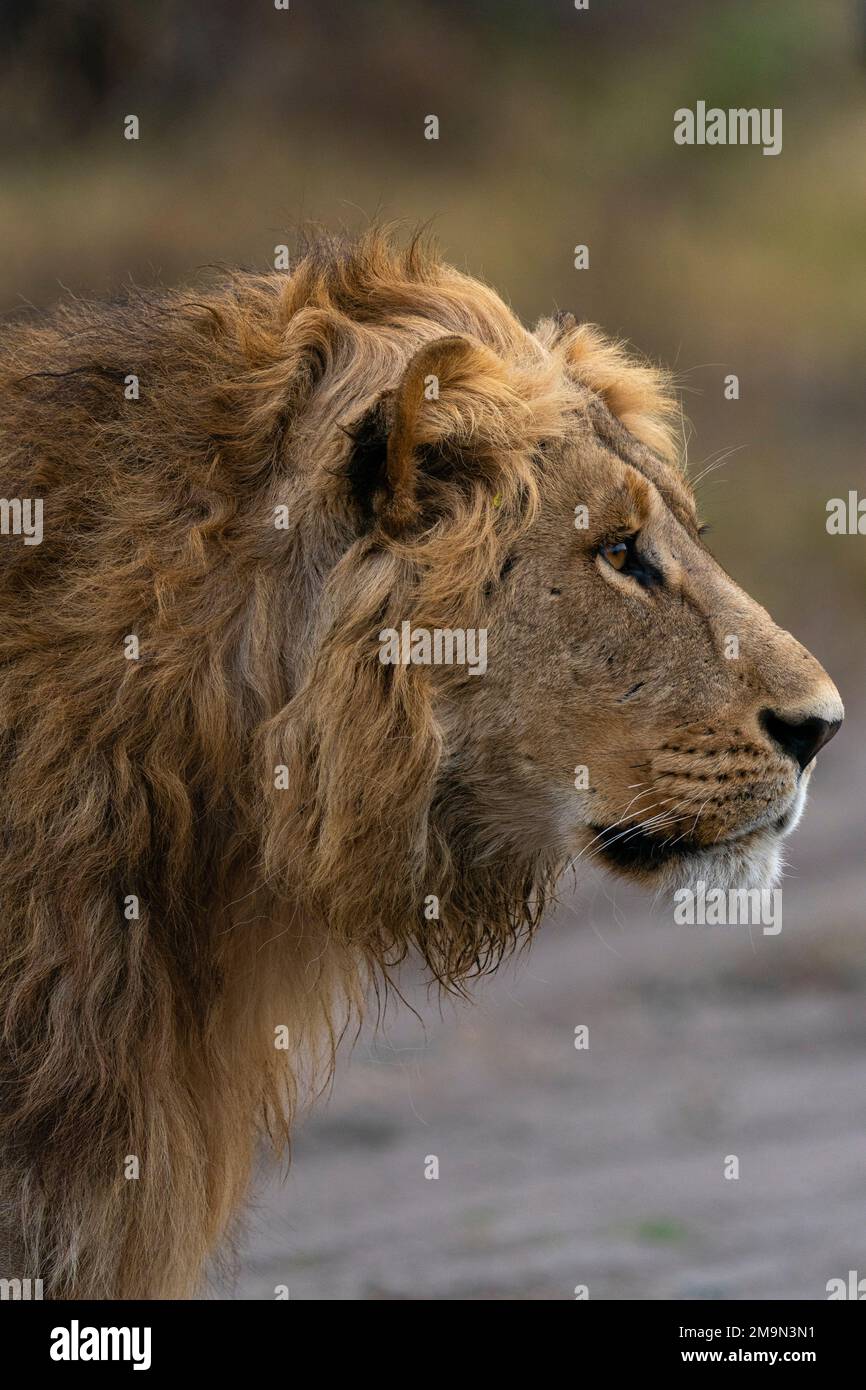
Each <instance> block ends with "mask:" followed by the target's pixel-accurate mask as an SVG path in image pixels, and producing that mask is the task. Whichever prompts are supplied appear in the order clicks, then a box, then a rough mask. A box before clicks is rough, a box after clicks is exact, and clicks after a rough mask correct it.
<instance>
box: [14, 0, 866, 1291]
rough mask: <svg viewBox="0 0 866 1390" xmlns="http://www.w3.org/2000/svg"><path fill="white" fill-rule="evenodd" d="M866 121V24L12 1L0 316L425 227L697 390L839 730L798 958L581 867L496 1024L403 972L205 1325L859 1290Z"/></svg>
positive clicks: (696, 443)
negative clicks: (850, 525) (702, 118)
mask: <svg viewBox="0 0 866 1390" xmlns="http://www.w3.org/2000/svg"><path fill="white" fill-rule="evenodd" d="M864 95H866V24H864V13H863V6H862V5H861V4H859V3H858V2H857V0H822V3H821V4H820V5H816V4H815V3H814V0H748V3H738V2H737V0H727V3H725V4H724V5H719V4H717V3H715V2H714V0H666V3H664V4H655V5H647V4H646V2H645V0H611V2H610V3H606V4H602V3H601V0H590V8H589V10H588V11H577V10H575V8H574V5H573V3H572V0H475V3H474V4H473V5H471V6H468V5H466V4H465V3H461V0H435V3H434V2H433V0H429V2H428V0H393V2H390V3H389V0H370V3H366V4H354V5H348V4H346V3H345V0H291V4H290V8H289V9H288V11H278V10H276V9H275V7H274V5H273V3H272V0H255V2H253V3H244V4H238V3H236V0H235V2H234V3H233V2H232V0H147V3H145V0H138V3H135V0H64V3H63V5H61V6H57V5H56V4H49V3H48V0H2V3H0V227H2V239H3V240H2V245H3V255H2V257H0V311H2V312H4V313H6V314H7V315H8V314H11V315H17V314H21V313H24V314H26V313H27V312H29V311H30V306H36V307H43V306H47V305H50V304H51V303H52V302H54V301H55V300H57V299H59V298H62V297H63V296H65V295H69V294H74V295H94V294H95V295H101V294H104V293H108V292H110V291H111V290H112V289H115V288H117V287H118V286H119V285H121V284H123V283H124V282H126V281H127V280H129V279H130V278H131V279H134V280H135V281H138V282H143V283H147V284H150V283H155V282H163V283H166V284H169V283H173V282H176V281H179V280H189V279H192V278H194V276H195V275H196V273H197V269H198V268H199V267H201V266H204V265H207V264H208V263H212V262H214V261H231V262H239V263H241V264H244V265H248V266H251V267H256V268H266V267H268V266H270V265H271V264H272V262H273V255H274V247H275V245H276V244H278V243H281V242H284V241H287V240H289V241H290V240H291V235H292V232H293V230H294V229H295V228H297V227H298V226H299V225H300V224H302V223H304V222H305V221H307V220H310V219H312V220H315V221H319V222H321V223H323V224H324V225H326V226H328V227H330V228H334V227H346V228H348V229H350V230H351V229H359V228H361V227H363V226H364V225H366V224H367V222H368V221H369V220H370V219H372V218H376V217H384V218H397V219H401V220H405V222H406V223H407V225H410V226H411V225H413V224H416V223H418V222H425V223H426V222H430V223H431V224H432V227H433V230H434V231H435V233H436V234H437V235H438V238H439V240H440V242H441V244H442V246H443V248H444V250H445V252H446V254H447V256H448V257H449V258H450V259H451V260H452V261H453V262H454V263H455V264H457V265H459V266H460V267H461V268H464V269H466V270H468V271H470V272H471V273H473V274H475V275H479V276H481V277H482V278H485V279H487V280H488V281H490V282H491V283H492V284H493V285H495V286H496V287H497V288H498V289H499V290H500V291H501V292H502V293H503V294H504V296H505V297H506V298H508V299H509V300H510V301H511V303H512V304H513V306H514V308H515V310H516V311H517V312H518V313H519V314H520V315H521V316H522V317H523V318H524V319H525V320H526V321H528V322H533V321H534V320H535V319H536V318H538V317H539V316H541V315H542V314H546V313H549V312H551V311H552V310H554V309H556V308H565V309H571V310H572V311H573V312H574V313H575V314H576V315H577V316H578V318H588V319H594V320H597V321H598V322H599V323H601V324H602V325H603V326H604V327H605V328H606V329H607V330H608V331H610V332H613V333H616V334H618V335H622V336H624V337H626V338H628V339H630V340H632V341H633V342H634V343H635V344H636V345H637V346H638V347H639V348H640V349H641V350H642V351H644V352H646V353H648V354H649V355H651V356H653V357H655V358H658V359H660V360H661V361H662V362H664V363H666V364H667V365H668V366H670V367H672V368H673V369H674V371H675V372H676V374H677V378H678V381H679V384H680V387H681V389H682V392H683V398H684V403H685V408H686V412H687V414H688V416H689V417H690V419H691V421H692V429H691V434H690V440H689V456H690V462H691V467H692V471H693V472H694V473H698V472H700V471H701V470H702V469H703V468H706V467H707V466H710V465H712V467H711V471H710V472H709V473H708V475H707V477H706V478H705V479H704V481H702V482H701V483H700V484H699V486H698V493H699V497H700V500H701V505H702V509H703V512H704V516H705V519H706V520H707V521H708V522H710V523H711V525H712V530H713V534H712V536H711V537H710V544H711V547H712V548H713V549H714V551H715V553H716V554H717V556H718V557H719V559H720V560H721V561H722V563H723V564H724V565H725V566H726V568H728V569H729V570H731V571H732V572H733V573H734V574H735V575H736V577H737V578H738V579H739V580H740V581H741V582H742V583H743V584H744V585H745V586H746V587H748V588H749V589H750V590H751V592H752V593H753V594H754V595H755V597H757V598H758V599H760V600H761V601H762V602H763V603H764V604H765V605H766V606H767V607H769V608H770V609H771V611H772V612H773V615H774V617H775V618H776V619H777V621H778V622H779V623H781V624H782V625H783V626H786V627H790V628H792V629H793V630H794V632H795V633H796V634H797V636H798V637H800V638H801V640H803V641H804V642H806V643H807V645H809V646H811V648H812V649H813V651H814V652H815V653H816V655H817V656H818V657H819V659H820V660H821V661H822V662H823V663H824V664H825V665H826V666H827V667H828V669H829V671H830V672H831V674H832V675H833V676H834V678H835V680H836V682H837V684H838V686H839V687H840V690H841V692H842V695H843V698H844V700H845V702H846V706H847V710H848V719H847V722H846V725H845V728H844V729H843V731H842V732H841V733H840V735H839V736H838V738H837V739H836V740H835V741H834V743H833V744H832V745H831V746H830V748H829V749H828V750H827V752H826V753H825V754H823V755H822V758H821V765H820V767H819V770H818V772H817V774H816V776H815V778H814V780H813V791H812V796H811V803H810V807H809V810H808V812H807V815H806V817H805V820H804V822H803V825H802V827H801V828H800V829H799V830H798V832H797V834H796V836H795V837H794V838H793V840H791V841H789V846H790V848H789V859H790V867H789V871H788V877H787V878H786V880H785V887H784V927H783V930H782V933H781V935H780V936H778V937H764V936H762V935H761V934H760V931H758V932H757V933H756V932H755V931H752V932H751V933H750V932H749V929H748V928H743V927H728V928H724V927H717V928H709V929H705V930H703V931H701V930H699V929H697V928H695V929H689V928H682V927H674V926H672V925H671V924H670V921H669V920H666V919H665V916H664V914H656V915H655V916H654V915H653V912H652V906H651V904H650V903H648V902H647V901H646V900H645V899H642V898H641V897H639V896H638V895H637V894H635V893H633V892H632V891H631V890H629V889H626V888H624V887H623V886H621V885H618V884H616V883H614V882H613V881H611V880H608V879H602V878H601V877H596V876H594V875H593V874H592V873H591V872H590V871H589V870H585V869H581V872H580V874H579V876H578V883H577V885H576V888H572V885H571V883H570V882H568V883H566V884H565V885H564V886H563V895H562V905H561V907H560V909H559V910H558V911H557V912H556V913H554V914H553V915H552V916H551V917H550V919H549V920H548V921H547V922H546V923H545V925H544V926H543V928H542V930H541V932H540V934H539V937H538V939H537V941H536V944H535V946H534V947H533V950H532V952H531V953H530V954H529V955H528V956H527V957H524V958H523V959H522V960H521V961H520V962H518V963H517V964H516V965H515V966H514V967H513V968H509V969H508V970H506V971H504V972H503V973H501V974H500V975H498V976H497V977H495V978H494V979H493V980H490V981H488V982H486V983H485V984H483V985H482V986H481V987H480V988H479V990H478V991H477V995H476V1000H475V1003H474V1004H473V1005H465V1004H463V1005H453V1004H451V1003H446V1004H445V1005H444V1006H442V1007H441V1008H440V1006H439V1004H438V1002H437V1001H436V1000H435V999H434V998H431V997H429V996H428V994H427V992H426V990H425V988H424V987H423V985H422V983H421V982H420V981H419V980H418V979H416V978H415V977H414V976H413V974H412V972H411V970H407V972H406V977H405V982H404V983H405V994H406V998H407V1000H408V1002H409V1003H410V1004H411V1005H413V1006H414V1009H415V1010H416V1012H415V1013H413V1012H412V1011H411V1010H410V1009H409V1008H408V1007H405V1006H403V1005H399V1004H395V1005H393V1006H392V1008H391V1009H390V1011H389V1014H388V1018H387V1019H386V1022H385V1025H384V1027H382V1028H381V1029H380V1030H379V1031H378V1033H375V1034H374V1033H372V1032H366V1033H365V1034H364V1035H363V1037H362V1039H361V1041H360V1042H359V1044H358V1045H357V1047H356V1048H355V1050H354V1052H353V1053H351V1054H350V1053H349V1052H348V1051H347V1052H346V1054H345V1055H344V1057H343V1061H342V1064H341V1067H340V1070H339V1072H338V1076H337V1079H336V1082H335V1086H334V1089H333V1093H332V1095H331V1097H330V1098H329V1099H328V1100H326V1101H325V1102H324V1103H321V1104H320V1105H319V1107H318V1108H317V1109H316V1110H315V1112H313V1114H312V1115H311V1116H310V1118H309V1119H308V1120H306V1121H305V1122H304V1123H303V1125H302V1126H301V1128H300V1130H299V1132H298V1135H297V1141H296V1147H295V1154H294V1161H293V1166H292V1169H291V1173H290V1175H289V1176H288V1178H287V1179H286V1180H285V1181H284V1182H280V1181H278V1180H277V1178H276V1177H275V1175H274V1174H273V1172H272V1171H271V1170H270V1169H269V1168H268V1166H267V1165H264V1167H263V1173H262V1178H261V1181H260V1183H259V1187H258V1192H257V1197H256V1200H255V1203H254V1207H253V1211H252V1215H251V1218H250V1220H249V1221H248V1223H247V1229H246V1232H245V1233H242V1234H241V1236H240V1238H239V1243H238V1253H237V1259H236V1268H235V1272H234V1276H233V1278H232V1279H230V1280H226V1279H222V1280H220V1279H215V1281H214V1285H213V1290H212V1291H213V1292H216V1293H219V1294H221V1295H222V1296H229V1297H239V1298H272V1297H273V1296H274V1288H275V1286H276V1285H277V1284H288V1285H289V1288H290V1294H291V1297H293V1298H300V1299H328V1300H330V1299H409V1300H416V1299H500V1298H505V1299H568V1298H572V1297H574V1288H575V1286H576V1285H578V1284H585V1285H588V1287H589V1293H590V1297H591V1298H615V1299H628V1298H639V1299H667V1298H692V1299H713V1298H767V1299H770V1298H788V1297H791V1298H802V1299H815V1298H823V1297H825V1296H826V1295H825V1285H826V1282H827V1280H828V1279H830V1278H835V1277H842V1278H845V1277H847V1272H848V1270H849V1269H856V1270H858V1271H859V1274H860V1276H861V1277H862V1276H866V1223H864V1215H866V1084H864V1081H866V1007H864V1005H866V955H864V945H866V931H864V911H866V908H864V898H866V873H864V849H866V843H864V841H866V837H864V831H863V818H864V816H863V813H864V800H866V795H864V786H866V742H864V714H866V700H864V665H866V585H864V569H866V566H864V554H866V536H856V535H852V536H830V535H828V534H827V531H826V526H825V521H826V506H827V502H828V500H829V499H830V498H832V497H847V494H848V492H849V490H850V489H858V490H859V493H860V495H862V496H866V467H864V443H866V398H864V389H863V367H864V347H866V274H864V251H866V178H864V173H866V109H864ZM698 100H704V101H706V103H707V105H708V106H713V105H717V106H722V107H730V106H746V107H769V108H775V107H781V108H782V110H783V112H784V116H783V149H782V153H781V154H780V155H778V156H777V157H764V156H763V155H762V153H761V150H760V148H758V147H703V148H701V147H682V146H677V145H675V144H674V141H673V113H674V111H675V110H676V109H677V108H678V107H681V106H688V107H691V108H694V106H695V103H696V102H697V101H698ZM129 114H135V115H137V116H138V117H139V120H140V127H141V135H140V139H139V140H138V141H137V142H134V141H127V140H126V139H124V137H123V122H124V117H125V116H127V115H129ZM431 114H434V115H437V116H438V118H439V122H440V138H439V139H438V141H433V140H426V139H425V138H424V121H425V117H426V116H428V115H431ZM581 243H583V244H586V245H587V246H588V247H589V253H590V266H589V269H587V270H581V271H577V270H575V269H574V265H573V259H574V247H575V246H576V245H577V244H581ZM730 373H735V374H736V375H737V376H738V378H739V383H740V398H739V400H726V399H725V396H724V379H725V377H726V376H727V375H728V374H730ZM716 465H717V466H716ZM581 1024H586V1025H588V1026H589V1032H590V1047H589V1050H588V1051H576V1050H575V1048H574V1029H575V1028H576V1027H577V1026H579V1025H581ZM729 1154H736V1155H737V1156H738V1157H739V1159H740V1173H741V1176H740V1178H739V1180H738V1181H726V1180H725V1179H724V1177H723V1165H724V1160H725V1156H726V1155H729ZM428 1155H436V1156H437V1157H438V1159H439V1163H440V1177H439V1179H438V1181H428V1180H425V1177H424V1167H425V1159H426V1157H427V1156H428Z"/></svg>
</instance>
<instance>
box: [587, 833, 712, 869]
mask: <svg viewBox="0 0 866 1390" xmlns="http://www.w3.org/2000/svg"><path fill="white" fill-rule="evenodd" d="M590 829H591V831H592V833H593V835H594V836H595V841H594V843H593V849H594V850H596V851H597V852H598V854H599V855H600V856H601V857H602V858H603V859H606V860H607V862H608V863H609V864H610V865H612V866H613V867H614V868H616V869H619V870H620V871H621V872H623V873H647V872H652V870H654V869H661V868H662V867H664V866H665V865H666V864H669V863H670V862H671V861H672V860H673V859H681V858H683V857H684V856H688V855H690V854H696V853H698V852H699V851H700V850H701V848H702V847H701V846H700V845H699V844H697V842H696V841H694V840H692V839H690V838H689V837H687V836H682V835H680V836H676V837H674V838H672V839H667V840H659V839H656V838H655V837H654V836H652V835H648V834H647V833H646V831H645V830H640V829H639V828H638V827H637V826H635V827H633V828H631V829H628V828H627V829H623V827H622V826H621V825H612V826H590Z"/></svg>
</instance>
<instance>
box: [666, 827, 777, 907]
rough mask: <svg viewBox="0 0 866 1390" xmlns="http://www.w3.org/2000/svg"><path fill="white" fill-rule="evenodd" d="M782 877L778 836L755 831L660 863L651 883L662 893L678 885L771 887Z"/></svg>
mask: <svg viewBox="0 0 866 1390" xmlns="http://www.w3.org/2000/svg"><path fill="white" fill-rule="evenodd" d="M781 877H782V836H781V835H780V834H779V833H778V832H771V831H759V832H756V833H754V834H752V835H748V836H745V837H744V838H743V839H741V840H733V841H729V842H728V843H727V844H723V845H715V846H713V847H712V848H710V849H705V850H697V851H693V852H691V853H689V854H685V855H682V856H681V857H677V858H672V859H671V860H670V861H669V862H668V863H665V864H660V865H659V867H658V871H657V873H656V875H655V877H654V880H653V886H654V887H655V888H656V889H658V890H660V891H661V892H663V893H667V892H670V893H675V892H677V891H678V890H680V889H688V890H689V891H690V892H693V893H697V892H699V891H700V885H701V884H703V885H704V887H707V888H721V889H722V890H723V891H727V890H728V889H729V888H775V887H776V885H777V884H778V882H779V880H780V879H781Z"/></svg>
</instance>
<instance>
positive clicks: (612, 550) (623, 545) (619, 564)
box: [601, 541, 629, 570]
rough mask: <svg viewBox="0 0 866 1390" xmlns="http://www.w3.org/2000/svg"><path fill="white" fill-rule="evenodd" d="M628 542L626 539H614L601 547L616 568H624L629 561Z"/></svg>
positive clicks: (609, 561)
mask: <svg viewBox="0 0 866 1390" xmlns="http://www.w3.org/2000/svg"><path fill="white" fill-rule="evenodd" d="M628 549H629V548H628V544H627V542H626V541H614V542H612V543H610V544H607V545H603V546H602V547H601V553H602V555H603V556H604V558H605V559H606V560H607V563H608V564H609V565H613V567H614V569H615V570H624V569H625V567H626V564H627V563H628Z"/></svg>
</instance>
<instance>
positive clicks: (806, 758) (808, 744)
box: [759, 709, 842, 768]
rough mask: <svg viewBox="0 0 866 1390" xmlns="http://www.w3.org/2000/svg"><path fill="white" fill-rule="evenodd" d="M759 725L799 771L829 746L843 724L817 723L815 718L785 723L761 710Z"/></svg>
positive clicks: (822, 720)
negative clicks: (795, 764)
mask: <svg viewBox="0 0 866 1390" xmlns="http://www.w3.org/2000/svg"><path fill="white" fill-rule="evenodd" d="M759 721H760V725H761V728H762V729H763V730H764V732H765V733H766V734H769V736H770V738H771V739H772V740H773V742H774V743H778V745H779V747H780V748H781V750H782V752H783V753H787V755H788V757H789V758H793V759H794V762H795V763H799V764H800V767H801V768H804V767H805V766H806V765H807V763H810V762H811V761H812V759H813V758H814V756H815V754H816V753H817V752H818V751H819V749H821V748H823V747H824V744H825V743H829V742H830V739H831V738H832V737H833V735H834V734H835V732H836V730H837V729H838V728H839V725H840V724H841V723H842V720H841V719H834V720H833V721H832V722H831V721H830V720H829V719H820V718H819V717H818V715H816V714H813V715H811V716H810V717H809V718H808V719H786V718H785V716H784V715H783V714H776V712H775V711H774V710H771V709H765V710H762V711H761V714H760V716H759Z"/></svg>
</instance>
